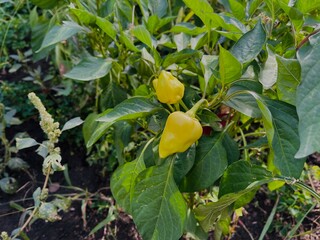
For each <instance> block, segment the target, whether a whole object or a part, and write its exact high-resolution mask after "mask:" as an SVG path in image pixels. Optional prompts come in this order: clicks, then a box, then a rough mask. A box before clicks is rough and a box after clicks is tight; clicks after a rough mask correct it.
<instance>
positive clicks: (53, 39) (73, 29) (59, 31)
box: [37, 21, 85, 52]
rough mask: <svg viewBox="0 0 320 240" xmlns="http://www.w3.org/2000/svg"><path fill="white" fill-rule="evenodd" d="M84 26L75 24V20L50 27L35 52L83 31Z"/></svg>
mask: <svg viewBox="0 0 320 240" xmlns="http://www.w3.org/2000/svg"><path fill="white" fill-rule="evenodd" d="M84 31H85V28H83V27H81V26H80V25H78V24H76V23H75V22H67V21H65V22H63V25H62V26H54V27H53V28H51V29H50V31H49V32H48V33H47V34H46V36H45V37H44V39H43V42H42V44H41V47H40V49H38V50H37V52H40V51H41V50H43V49H44V48H47V47H49V46H52V45H54V44H57V43H59V42H61V41H64V40H66V39H68V38H70V37H72V36H73V35H75V34H77V33H79V32H84Z"/></svg>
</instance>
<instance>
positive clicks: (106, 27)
mask: <svg viewBox="0 0 320 240" xmlns="http://www.w3.org/2000/svg"><path fill="white" fill-rule="evenodd" d="M96 24H97V26H98V27H99V28H100V29H101V30H102V31H104V32H105V33H106V34H107V35H108V36H109V37H111V38H112V39H113V40H115V39H116V36H117V31H116V29H115V28H114V26H113V24H112V23H111V22H109V21H108V20H107V19H105V18H101V17H96Z"/></svg>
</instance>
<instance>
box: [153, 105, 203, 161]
mask: <svg viewBox="0 0 320 240" xmlns="http://www.w3.org/2000/svg"><path fill="white" fill-rule="evenodd" d="M201 135H202V126H201V124H200V122H199V121H198V120H197V119H196V118H194V117H193V116H192V114H189V112H186V113H184V112H180V111H176V112H173V113H171V114H170V115H169V117H168V119H167V122H166V125H165V127H164V130H163V133H162V136H161V139H160V145H159V155H160V157H161V158H165V157H167V156H169V155H171V154H173V153H177V152H184V151H186V150H187V149H188V148H189V147H190V146H191V145H192V144H193V143H195V142H196V141H197V140H198V139H199V138H200V137H201Z"/></svg>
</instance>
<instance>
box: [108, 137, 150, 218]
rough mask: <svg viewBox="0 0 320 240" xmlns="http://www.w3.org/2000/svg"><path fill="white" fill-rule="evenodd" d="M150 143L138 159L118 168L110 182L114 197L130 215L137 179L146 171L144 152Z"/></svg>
mask: <svg viewBox="0 0 320 240" xmlns="http://www.w3.org/2000/svg"><path fill="white" fill-rule="evenodd" d="M150 143H151V141H149V142H148V143H147V144H146V146H145V147H144V149H143V150H142V152H141V153H140V155H139V157H138V158H137V159H135V160H134V161H132V162H127V163H125V164H124V165H122V166H120V167H118V168H117V169H116V171H115V172H114V173H113V174H112V177H111V180H110V187H111V192H112V195H113V197H114V198H115V200H116V201H117V203H118V204H119V205H120V206H121V207H123V208H124V209H125V210H126V211H127V212H128V213H131V202H132V190H133V188H134V186H135V179H136V177H137V176H138V174H139V173H140V172H142V171H143V170H144V169H146V166H145V163H144V151H145V150H146V148H147V147H148V145H149V144H150Z"/></svg>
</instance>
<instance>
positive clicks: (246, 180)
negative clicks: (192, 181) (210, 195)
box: [219, 160, 272, 197]
mask: <svg viewBox="0 0 320 240" xmlns="http://www.w3.org/2000/svg"><path fill="white" fill-rule="evenodd" d="M271 177H272V173H271V172H269V171H268V170H266V169H265V168H263V167H261V166H258V165H251V164H250V163H249V162H247V161H243V160H242V161H237V162H235V163H233V164H231V165H230V166H229V167H228V168H227V170H226V171H225V172H224V174H223V176H222V178H221V181H220V188H219V197H221V196H223V195H226V194H228V193H234V192H239V191H241V190H244V189H246V188H247V187H248V186H249V185H250V184H251V183H253V182H255V181H260V180H263V179H270V178H271Z"/></svg>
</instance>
